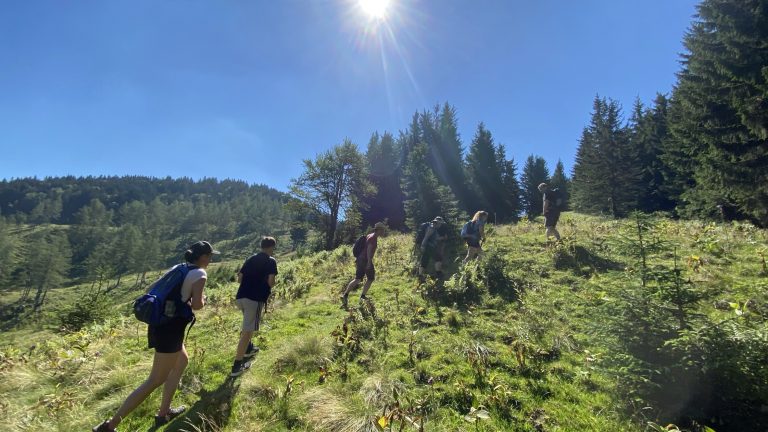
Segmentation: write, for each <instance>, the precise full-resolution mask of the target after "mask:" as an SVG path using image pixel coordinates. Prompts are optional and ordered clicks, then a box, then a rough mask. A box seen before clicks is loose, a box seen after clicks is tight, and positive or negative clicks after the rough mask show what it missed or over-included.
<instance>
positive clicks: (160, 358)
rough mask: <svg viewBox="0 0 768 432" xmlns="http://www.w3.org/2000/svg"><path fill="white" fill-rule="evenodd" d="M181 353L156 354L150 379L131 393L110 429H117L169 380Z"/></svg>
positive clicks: (114, 418)
mask: <svg viewBox="0 0 768 432" xmlns="http://www.w3.org/2000/svg"><path fill="white" fill-rule="evenodd" d="M180 352H181V351H179V352H175V353H170V354H169V353H158V352H156V353H155V358H154V360H153V362H152V371H151V372H150V373H149V378H147V379H146V381H144V382H143V383H141V385H140V386H139V387H137V388H136V390H134V391H133V393H131V394H130V395H129V396H128V398H127V399H125V402H123V404H122V405H120V408H118V410H117V413H115V415H114V416H113V417H112V418H111V419H110V420H109V427H110V429H115V428H116V427H117V426H118V425H119V424H120V422H121V421H123V419H124V418H125V417H126V416H127V415H128V414H130V413H131V412H132V411H133V410H134V409H136V407H137V406H139V405H140V404H141V403H142V402H144V400H145V399H146V398H147V397H148V396H149V395H150V394H152V392H153V391H155V389H156V388H158V387H160V386H161V385H163V383H164V382H165V381H166V379H168V375H169V374H170V373H171V370H172V369H173V368H174V367H175V366H176V363H177V359H178V357H179V353H180Z"/></svg>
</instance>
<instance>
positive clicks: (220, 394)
mask: <svg viewBox="0 0 768 432" xmlns="http://www.w3.org/2000/svg"><path fill="white" fill-rule="evenodd" d="M239 390H240V380H239V379H236V378H231V377H227V378H226V379H225V380H224V382H222V383H221V384H220V385H219V386H218V387H217V388H215V389H214V390H210V391H208V390H205V389H203V390H201V391H200V393H198V394H199V396H200V400H199V401H197V402H196V403H195V404H194V405H192V407H191V408H190V409H189V410H188V411H187V412H186V414H185V415H184V416H183V417H179V418H177V419H175V420H174V421H173V422H171V423H170V424H169V425H168V427H167V428H166V429H165V430H166V431H180V432H184V431H188V432H197V431H218V430H221V429H224V427H225V426H226V425H227V423H229V418H230V416H231V415H232V402H233V401H234V399H235V396H236V395H237V392H238V391H239ZM156 430H158V428H154V427H153V428H151V429H149V431H156ZM149 431H148V432H149Z"/></svg>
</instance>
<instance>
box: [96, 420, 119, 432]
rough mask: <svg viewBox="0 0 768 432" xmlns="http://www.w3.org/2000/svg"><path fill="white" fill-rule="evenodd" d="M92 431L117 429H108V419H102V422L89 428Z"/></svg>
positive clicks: (111, 431)
mask: <svg viewBox="0 0 768 432" xmlns="http://www.w3.org/2000/svg"><path fill="white" fill-rule="evenodd" d="M91 431H92V432H117V429H110V428H109V420H104V422H103V423H102V424H100V425H98V426H96V427H94V428H93V429H91Z"/></svg>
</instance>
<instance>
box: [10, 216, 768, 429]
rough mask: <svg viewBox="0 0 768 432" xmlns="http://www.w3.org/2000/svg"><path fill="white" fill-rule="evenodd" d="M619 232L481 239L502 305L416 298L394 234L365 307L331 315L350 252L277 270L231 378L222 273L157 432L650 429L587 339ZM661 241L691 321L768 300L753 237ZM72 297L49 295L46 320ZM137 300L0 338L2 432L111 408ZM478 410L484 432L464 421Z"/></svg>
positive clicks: (567, 222)
mask: <svg viewBox="0 0 768 432" xmlns="http://www.w3.org/2000/svg"><path fill="white" fill-rule="evenodd" d="M628 223H629V221H613V220H607V219H600V218H594V217H587V216H582V215H574V214H565V215H564V216H563V218H562V222H561V227H560V231H561V233H562V234H563V235H564V236H565V238H566V241H565V242H564V244H563V245H555V244H552V243H548V242H546V241H545V240H544V233H543V228H542V227H541V225H540V223H528V222H522V223H520V224H517V225H512V226H500V227H493V228H492V229H489V235H488V242H487V244H486V245H485V250H486V252H487V253H489V254H492V253H493V252H495V253H496V256H497V257H500V259H501V260H502V261H501V262H502V265H503V273H504V275H505V277H506V279H505V281H506V282H505V285H504V286H503V287H499V288H498V290H501V291H499V294H498V295H491V294H489V293H488V292H487V287H485V286H482V285H481V286H479V287H478V289H479V299H478V301H477V302H476V303H473V304H454V300H453V299H455V298H460V297H459V296H460V294H461V293H458V292H455V291H451V290H453V289H455V287H457V286H459V285H457V284H456V281H455V280H453V281H449V282H448V283H446V288H444V289H445V290H446V291H441V290H440V288H439V287H438V288H434V287H431V285H429V284H428V285H427V286H426V287H425V286H419V284H418V282H417V281H416V279H415V278H414V277H413V276H412V272H411V269H412V267H413V265H412V263H411V258H410V246H411V238H410V237H409V236H405V235H392V236H389V237H387V238H384V239H382V240H381V241H380V243H379V244H380V248H379V254H378V255H379V256H378V258H377V259H378V261H377V281H376V282H375V283H374V285H373V288H372V289H371V292H370V297H372V299H373V301H372V307H371V306H369V305H360V306H358V304H357V299H356V297H355V296H354V295H353V296H351V298H350V305H351V306H352V307H351V308H350V310H349V311H344V310H342V309H340V308H339V303H338V298H337V296H338V293H339V291H340V290H341V289H342V287H343V286H344V285H345V284H346V282H348V280H349V279H350V278H351V276H352V272H353V270H354V269H353V263H352V257H351V256H350V253H349V248H342V249H339V250H336V251H333V252H321V253H318V254H314V255H310V256H305V257H301V258H295V259H292V260H291V261H289V262H281V263H280V276H279V277H278V279H279V280H280V282H279V284H278V286H277V287H276V290H275V291H276V293H277V295H276V298H275V300H274V301H273V302H272V303H271V304H270V307H269V311H268V313H267V315H266V320H265V323H264V326H263V331H262V332H261V334H260V335H259V338H258V343H259V345H260V346H261V348H262V350H261V352H260V353H259V354H258V355H257V356H256V358H255V361H254V363H253V366H252V368H251V370H250V371H248V372H247V373H246V374H245V375H244V376H243V377H242V378H240V379H238V380H236V381H231V380H228V379H227V375H228V372H229V367H230V365H231V361H232V358H233V355H234V349H235V344H236V343H237V338H238V331H239V326H240V319H241V316H240V313H239V311H238V310H237V309H236V307H235V306H234V304H233V301H232V299H233V297H234V294H235V290H236V284H235V283H232V282H227V281H226V278H225V277H223V276H222V277H220V278H218V279H216V283H213V284H211V286H210V287H209V288H207V290H208V292H207V293H208V295H209V300H210V301H209V304H208V305H207V306H206V308H205V309H204V310H203V311H201V313H199V315H198V323H197V324H196V325H195V326H194V328H193V329H192V332H191V334H190V336H189V339H188V341H187V344H186V346H187V350H188V351H189V353H190V364H189V367H188V369H187V371H186V372H185V375H184V378H183V380H182V386H181V389H180V391H179V393H178V394H177V396H176V399H175V402H176V403H183V404H186V405H187V406H188V407H191V409H190V411H189V413H188V414H187V415H185V416H183V417H181V418H179V419H177V420H175V421H174V422H173V423H171V424H170V425H169V426H167V427H166V428H165V430H169V431H180V430H187V431H218V430H224V431H246V430H247V431H259V430H263V431H286V430H305V431H314V430H327V431H359V430H376V429H375V423H376V422H377V421H379V419H380V417H382V415H389V416H390V422H391V423H390V424H391V425H392V426H393V429H392V430H399V427H400V424H401V423H403V422H406V423H407V426H406V427H405V429H404V430H417V428H416V427H415V426H412V425H411V424H410V423H409V421H408V420H406V417H408V418H410V419H411V420H413V421H414V423H415V424H419V423H420V422H422V421H423V424H424V428H425V430H438V431H459V430H475V429H476V430H480V431H620V430H626V431H642V430H646V425H645V423H644V422H643V421H640V420H638V419H637V418H632V417H630V415H629V414H630V413H631V411H628V410H627V405H626V403H625V401H624V400H623V399H622V398H621V389H618V388H617V384H616V380H615V378H613V376H614V375H613V374H612V373H611V371H610V370H609V369H608V368H606V367H604V365H603V358H604V357H605V354H606V352H605V347H604V346H603V345H602V344H601V342H600V340H599V339H598V338H596V337H595V336H594V335H593V333H592V332H591V331H590V329H591V328H593V326H594V325H595V322H594V319H595V318H594V317H595V313H594V311H595V308H597V307H598V305H599V303H600V298H601V296H603V295H604V294H603V292H602V286H603V285H604V284H605V283H608V282H611V281H613V282H614V283H615V282H616V281H619V280H621V278H622V277H623V273H624V267H625V265H626V263H627V261H628V258H627V257H625V256H619V255H617V254H616V253H615V252H614V251H613V250H612V249H611V247H610V241H611V240H612V239H614V238H615V237H616V233H617V230H618V228H619V227H620V226H622V225H626V224H628ZM660 229H661V230H663V234H664V236H665V237H666V238H668V239H670V240H673V241H675V242H676V243H678V244H679V250H678V254H679V255H680V256H681V257H683V265H685V266H686V275H687V276H689V277H690V278H692V280H695V281H696V282H697V283H699V284H702V285H704V286H708V287H710V288H712V290H714V292H715V294H713V296H712V298H710V299H708V300H707V301H706V302H703V303H702V305H701V312H702V313H705V314H712V315H719V314H722V315H723V316H725V315H727V314H732V313H733V312H732V311H721V310H717V309H715V308H714V306H713V304H714V302H715V301H717V300H726V301H729V302H739V301H741V302H746V301H747V300H749V299H757V300H758V302H761V304H764V303H765V296H766V294H765V293H766V291H767V290H766V288H768V282H767V281H768V278H766V275H765V274H763V269H762V261H761V255H760V253H761V251H765V248H766V232H765V231H763V230H757V229H755V228H753V227H750V226H748V225H708V224H704V223H699V222H674V221H663V222H662V226H661V228H660ZM221 266H222V267H227V266H234V263H232V264H230V263H224V264H221ZM451 267H457V265H456V264H454V265H452V266H451ZM471 271H474V270H471ZM430 290H433V291H430ZM77 291H78V288H77V287H72V288H67V289H63V290H57V292H53V293H51V295H50V297H49V298H50V299H51V305H52V306H51V310H52V311H54V312H52V313H54V314H55V313H56V312H55V311H58V310H60V309H59V308H58V306H60V307H64V306H65V305H66V304H67V303H68V302H70V301H72V300H73V299H75V298H77V297H76V296H77ZM425 291H426V292H425ZM435 292H436V293H437V294H435ZM449 293H450V294H451V295H450V296H449V295H448V294H449ZM356 294H357V293H356ZM136 295H137V292H134V291H130V290H126V291H120V292H116V293H115V294H114V297H115V302H116V303H117V304H118V305H120V306H118V307H117V309H119V310H121V311H123V312H126V313H125V316H119V317H114V318H111V319H109V320H107V321H106V322H101V323H97V324H93V325H91V326H89V327H87V328H85V329H83V330H82V331H79V332H75V333H61V332H58V331H56V330H55V328H54V327H53V326H51V325H48V326H43V327H44V328H43V329H40V328H36V327H34V326H26V327H25V326H22V327H21V328H18V329H15V330H13V331H9V332H5V333H3V335H2V336H1V337H0V344H2V351H0V352H2V356H0V430H3V431H26V430H38V429H45V430H61V431H71V430H86V429H88V428H90V427H92V426H93V425H95V424H96V423H98V422H99V421H100V420H101V419H103V418H105V417H107V416H109V415H110V414H111V413H112V412H114V410H115V409H116V408H117V406H118V405H119V404H120V403H121V402H122V400H123V399H124V398H125V396H126V395H127V394H128V393H130V391H131V390H132V389H133V388H134V387H135V386H137V385H138V384H139V383H140V382H141V381H142V380H143V379H144V378H145V377H146V375H147V374H148V372H149V367H150V362H151V352H150V351H148V350H146V349H145V348H146V338H145V331H146V330H145V327H144V326H143V325H141V324H140V323H138V322H137V321H136V320H135V319H133V318H132V317H129V316H127V307H126V305H127V303H128V302H129V301H130V300H132V299H133V298H134V297H135V296H136ZM53 305H57V307H54V306H53ZM345 322H346V324H347V325H346V328H347V332H345V331H344V328H345V326H344V323H345ZM33 344H34V348H31V346H32V345H33ZM158 403H159V394H154V395H153V396H152V397H151V398H150V400H148V401H147V402H145V403H144V404H142V405H141V406H140V407H139V409H137V410H136V411H135V412H134V413H133V414H132V415H131V416H130V417H129V418H127V419H126V420H125V421H124V422H123V424H122V425H121V428H120V429H121V430H124V431H134V430H141V431H144V430H151V426H152V416H153V414H154V411H155V410H156V409H157V405H158ZM481 406H482V407H484V408H485V409H486V410H488V412H489V414H490V418H489V419H488V420H481V421H480V422H479V423H478V424H477V425H473V424H471V423H469V422H468V421H467V420H465V418H464V416H465V415H467V414H468V413H469V411H470V409H471V408H478V407H481Z"/></svg>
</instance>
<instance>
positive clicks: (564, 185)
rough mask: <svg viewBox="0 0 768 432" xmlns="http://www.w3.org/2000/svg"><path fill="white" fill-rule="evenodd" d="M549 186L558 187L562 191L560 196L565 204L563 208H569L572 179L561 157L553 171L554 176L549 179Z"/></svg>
mask: <svg viewBox="0 0 768 432" xmlns="http://www.w3.org/2000/svg"><path fill="white" fill-rule="evenodd" d="M549 186H550V187H551V188H552V189H557V190H558V191H559V192H560V197H561V198H562V199H563V205H562V207H561V209H568V202H569V199H570V190H571V180H570V179H569V178H568V176H567V175H566V174H565V166H564V165H563V161H561V160H560V159H558V160H557V164H556V165H555V171H554V172H553V173H552V178H551V179H549Z"/></svg>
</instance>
